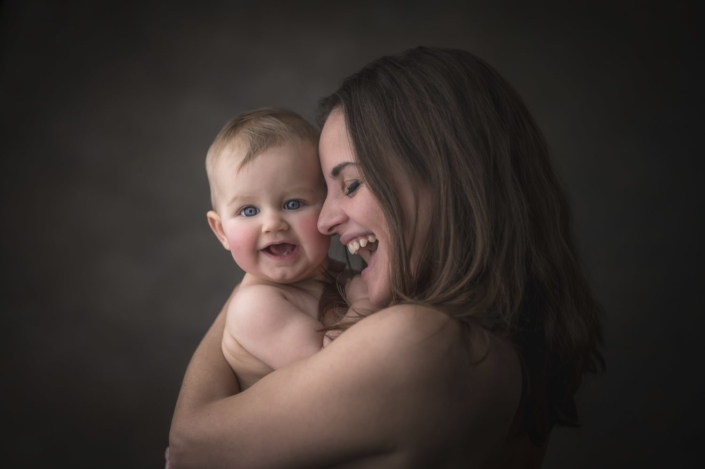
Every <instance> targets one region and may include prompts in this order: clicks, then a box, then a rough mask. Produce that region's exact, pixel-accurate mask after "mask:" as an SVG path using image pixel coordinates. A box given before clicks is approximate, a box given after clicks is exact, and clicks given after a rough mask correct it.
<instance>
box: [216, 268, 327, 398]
mask: <svg viewBox="0 0 705 469" xmlns="http://www.w3.org/2000/svg"><path fill="white" fill-rule="evenodd" d="M321 291H322V285H321V283H320V282H318V281H315V280H306V281H303V282H298V283H296V284H291V285H283V284H274V283H271V282H264V281H261V280H259V279H257V278H256V277H254V276H251V275H249V274H246V275H245V278H244V279H243V281H242V283H241V284H240V286H239V287H238V289H237V291H236V292H235V295H234V296H233V298H232V299H231V301H230V304H229V305H228V311H227V318H226V323H225V330H224V332H223V341H222V350H223V355H224V356H225V359H226V361H227V362H228V364H229V365H230V367H231V368H232V369H233V371H234V372H235V374H236V375H237V378H238V382H239V383H240V389H241V390H245V389H247V388H249V387H250V386H252V385H253V384H254V383H256V382H257V381H259V380H260V379H262V378H263V377H264V376H266V375H267V374H269V373H271V372H272V371H274V370H276V369H278V368H281V367H282V366H286V365H288V364H289V363H292V362H294V361H297V360H300V359H302V358H306V357H309V356H311V355H313V354H314V353H316V352H318V351H319V350H320V349H321V347H322V338H323V333H322V332H321V328H322V327H323V326H322V324H321V323H320V322H319V321H318V319H317V316H318V302H319V299H320V295H321Z"/></svg>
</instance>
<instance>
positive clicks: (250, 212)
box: [240, 206, 259, 217]
mask: <svg viewBox="0 0 705 469" xmlns="http://www.w3.org/2000/svg"><path fill="white" fill-rule="evenodd" d="M258 213H259V209H258V208H257V207H252V206H250V207H245V208H243V209H242V210H240V215H242V216H244V217H254V216H255V215H257V214H258Z"/></svg>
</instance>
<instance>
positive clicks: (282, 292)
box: [206, 109, 330, 390]
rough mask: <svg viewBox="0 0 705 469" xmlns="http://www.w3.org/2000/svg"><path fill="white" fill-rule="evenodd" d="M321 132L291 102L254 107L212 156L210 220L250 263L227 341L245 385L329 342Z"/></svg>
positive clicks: (227, 130) (230, 127) (233, 305)
mask: <svg viewBox="0 0 705 469" xmlns="http://www.w3.org/2000/svg"><path fill="white" fill-rule="evenodd" d="M318 136H319V132H318V130H316V128H314V127H313V126H312V125H310V124H309V123H308V122H306V121H305V120H304V119H303V118H302V117H300V116H299V115H297V114H295V113H293V112H290V111H284V110H277V109H256V110H253V111H249V112H246V113H244V114H241V115H239V116H238V117H236V118H235V119H233V120H231V121H230V122H229V123H228V124H227V125H226V126H225V127H224V128H223V130H221V132H220V133H219V134H218V136H217V137H216V139H215V141H214V142H213V144H212V145H211V147H210V149H209V151H208V155H207V157H206V170H207V172H208V180H209V182H210V188H211V201H212V204H213V210H212V211H210V212H208V214H207V217H208V223H209V224H210V227H211V229H212V230H213V233H215V235H216V236H217V237H218V240H219V241H220V242H221V243H222V245H223V247H224V248H225V249H227V250H228V251H230V252H231V253H232V256H233V258H234V259H235V262H237V264H238V265H239V266H240V268H241V269H242V270H244V271H245V276H244V278H243V280H242V282H241V283H240V285H239V287H238V288H237V291H236V292H235V294H234V296H233V298H232V299H231V301H230V304H229V306H228V310H227V317H226V324H225V332H224V334H223V342H222V349H223V354H224V355H225V359H226V360H227V361H228V363H229V364H230V366H231V367H232V369H233V371H234V372H235V374H236V375H237V378H238V381H239V383H240V388H241V390H245V389H247V388H249V387H250V386H252V385H253V384H254V383H255V382H257V381H258V380H259V379H261V378H262V377H264V376H265V375H267V374H268V373H270V372H272V371H273V370H276V369H277V368H281V367H283V366H285V365H287V364H289V363H292V362H294V361H296V360H299V359H302V358H306V357H309V356H311V355H313V354H314V353H316V352H317V351H319V350H320V349H321V348H322V346H323V339H324V337H323V332H321V329H322V328H323V326H322V324H321V323H320V322H319V320H318V317H319V300H320V297H321V294H322V292H323V289H324V285H325V283H326V277H325V271H326V269H327V263H328V247H329V245H330V237H329V236H325V235H323V234H321V233H320V232H319V231H318V228H317V222H318V214H319V212H320V211H321V207H322V205H323V201H324V199H325V196H326V188H325V183H324V180H323V175H322V173H321V168H320V165H319V161H318V151H317V147H318Z"/></svg>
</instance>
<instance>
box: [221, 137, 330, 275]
mask: <svg viewBox="0 0 705 469" xmlns="http://www.w3.org/2000/svg"><path fill="white" fill-rule="evenodd" d="M223 156H224V158H221V161H220V162H218V163H217V167H216V168H215V181H214V182H215V184H216V199H217V201H216V204H217V207H216V209H217V211H218V213H219V214H220V217H221V222H222V224H223V231H224V232H225V237H226V238H227V241H228V244H229V247H230V251H231V252H232V255H233V258H234V259H235V262H237V264H238V265H239V266H240V268H241V269H243V270H244V271H245V272H248V273H250V274H252V275H254V276H256V277H258V278H260V279H262V280H269V281H272V282H276V283H294V282H298V281H301V280H305V279H308V278H311V277H314V276H316V275H318V274H320V272H321V270H320V269H319V267H320V266H321V264H322V263H323V261H324V260H325V259H326V257H327V255H328V246H329V245H330V237H329V236H325V235H323V234H321V233H320V232H319V231H318V228H317V223H318V214H319V213H320V211H321V207H322V205H323V201H324V199H325V194H326V193H325V186H324V183H323V178H322V174H321V168H320V165H319V162H318V155H317V153H316V148H315V147H314V146H313V145H311V144H306V143H302V144H300V145H290V144H285V145H281V146H277V147H272V148H269V149H267V150H265V151H264V152H262V153H261V154H259V155H257V157H255V159H254V160H253V161H251V162H249V163H248V164H246V165H245V166H243V167H242V168H240V170H239V171H238V169H237V167H238V165H239V163H240V160H239V159H238V158H236V157H230V156H227V155H223Z"/></svg>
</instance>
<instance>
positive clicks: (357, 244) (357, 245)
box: [353, 241, 360, 253]
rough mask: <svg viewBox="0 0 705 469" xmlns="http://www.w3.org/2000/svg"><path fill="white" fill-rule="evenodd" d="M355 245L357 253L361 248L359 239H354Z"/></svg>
mask: <svg viewBox="0 0 705 469" xmlns="http://www.w3.org/2000/svg"><path fill="white" fill-rule="evenodd" d="M353 246H355V252H356V253H357V251H359V250H360V243H358V242H357V241H353Z"/></svg>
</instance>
